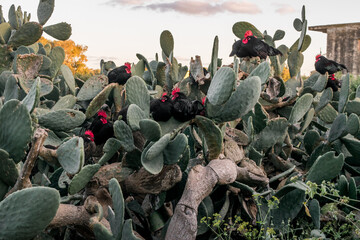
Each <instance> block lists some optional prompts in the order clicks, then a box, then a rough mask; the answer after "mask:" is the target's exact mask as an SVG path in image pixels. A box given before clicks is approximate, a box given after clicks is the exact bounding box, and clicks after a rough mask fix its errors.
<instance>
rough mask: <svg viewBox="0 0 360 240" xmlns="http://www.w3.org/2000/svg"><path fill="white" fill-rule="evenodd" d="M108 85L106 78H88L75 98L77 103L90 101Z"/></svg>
mask: <svg viewBox="0 0 360 240" xmlns="http://www.w3.org/2000/svg"><path fill="white" fill-rule="evenodd" d="M107 84H108V78H107V77H106V76H105V75H96V76H92V77H90V78H89V79H88V80H86V82H85V83H84V85H83V86H82V87H81V89H80V91H79V93H78V94H77V98H78V100H79V101H85V100H91V99H93V98H94V97H95V96H96V95H97V94H99V93H100V92H101V90H103V88H104V86H105V85H107Z"/></svg>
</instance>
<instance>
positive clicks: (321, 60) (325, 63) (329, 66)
mask: <svg viewBox="0 0 360 240" xmlns="http://www.w3.org/2000/svg"><path fill="white" fill-rule="evenodd" d="M315 69H316V71H318V72H319V73H321V74H325V73H326V72H327V73H329V74H334V73H336V72H338V71H341V70H343V69H346V71H347V68H346V67H345V65H343V64H340V63H337V62H335V61H333V60H329V59H327V58H326V57H324V56H321V55H320V54H319V55H316V61H315Z"/></svg>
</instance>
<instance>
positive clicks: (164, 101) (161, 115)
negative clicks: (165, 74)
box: [150, 93, 173, 122]
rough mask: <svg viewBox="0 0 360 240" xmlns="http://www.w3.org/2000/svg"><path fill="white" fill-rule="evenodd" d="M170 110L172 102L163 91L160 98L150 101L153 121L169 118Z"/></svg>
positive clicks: (171, 109) (164, 120)
mask: <svg viewBox="0 0 360 240" xmlns="http://www.w3.org/2000/svg"><path fill="white" fill-rule="evenodd" d="M172 111H173V102H172V100H171V98H170V97H169V96H168V95H167V93H164V94H163V95H162V97H161V98H159V99H153V100H151V102H150V113H151V114H152V117H153V119H154V120H155V121H163V122H166V121H167V120H169V119H170V118H171V114H172Z"/></svg>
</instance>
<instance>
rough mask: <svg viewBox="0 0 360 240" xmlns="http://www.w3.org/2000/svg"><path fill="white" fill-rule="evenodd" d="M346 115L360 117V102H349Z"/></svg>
mask: <svg viewBox="0 0 360 240" xmlns="http://www.w3.org/2000/svg"><path fill="white" fill-rule="evenodd" d="M345 112H346V113H349V114H350V113H355V114H356V115H360V101H348V102H347V104H346V108H345Z"/></svg>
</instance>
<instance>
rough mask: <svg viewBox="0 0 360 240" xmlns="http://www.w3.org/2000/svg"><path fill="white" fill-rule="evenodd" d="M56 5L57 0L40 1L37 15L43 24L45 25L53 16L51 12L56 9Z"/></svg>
mask: <svg viewBox="0 0 360 240" xmlns="http://www.w3.org/2000/svg"><path fill="white" fill-rule="evenodd" d="M54 5H55V0H42V1H40V2H39V5H38V8H37V17H38V20H39V23H40V24H41V25H45V23H46V22H47V21H48V20H49V18H50V17H51V14H52V13H53V11H54Z"/></svg>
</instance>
